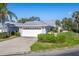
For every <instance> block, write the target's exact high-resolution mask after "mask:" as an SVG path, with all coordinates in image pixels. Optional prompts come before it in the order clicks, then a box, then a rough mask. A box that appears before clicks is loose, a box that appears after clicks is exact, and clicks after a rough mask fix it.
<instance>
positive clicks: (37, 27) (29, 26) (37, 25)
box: [16, 21, 51, 37]
mask: <svg viewBox="0 0 79 59" xmlns="http://www.w3.org/2000/svg"><path fill="white" fill-rule="evenodd" d="M16 26H17V27H19V32H20V34H21V36H23V37H37V35H38V34H41V33H42V34H46V33H47V32H48V31H49V29H50V27H51V26H50V25H48V24H46V23H45V22H43V21H29V22H26V23H24V24H22V23H18V24H16Z"/></svg>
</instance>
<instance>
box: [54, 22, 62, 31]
mask: <svg viewBox="0 0 79 59" xmlns="http://www.w3.org/2000/svg"><path fill="white" fill-rule="evenodd" d="M55 24H56V28H57V30H58V32H60V29H59V28H60V27H61V21H60V20H56V21H55Z"/></svg>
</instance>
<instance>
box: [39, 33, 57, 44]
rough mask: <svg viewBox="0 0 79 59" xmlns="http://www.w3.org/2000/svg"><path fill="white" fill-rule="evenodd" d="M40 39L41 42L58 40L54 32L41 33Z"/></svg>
mask: <svg viewBox="0 0 79 59" xmlns="http://www.w3.org/2000/svg"><path fill="white" fill-rule="evenodd" d="M38 41H41V42H53V43H55V42H56V37H55V36H54V35H53V34H39V35H38Z"/></svg>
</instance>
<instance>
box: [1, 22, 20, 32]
mask: <svg viewBox="0 0 79 59" xmlns="http://www.w3.org/2000/svg"><path fill="white" fill-rule="evenodd" d="M18 30H19V28H18V27H17V26H15V24H14V23H11V22H5V24H4V28H3V26H2V24H1V23H0V32H18Z"/></svg>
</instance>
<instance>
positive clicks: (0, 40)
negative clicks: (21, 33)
mask: <svg viewBox="0 0 79 59" xmlns="http://www.w3.org/2000/svg"><path fill="white" fill-rule="evenodd" d="M13 38H16V36H11V37H8V38H4V39H0V42H2V41H6V40H10V39H13Z"/></svg>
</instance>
